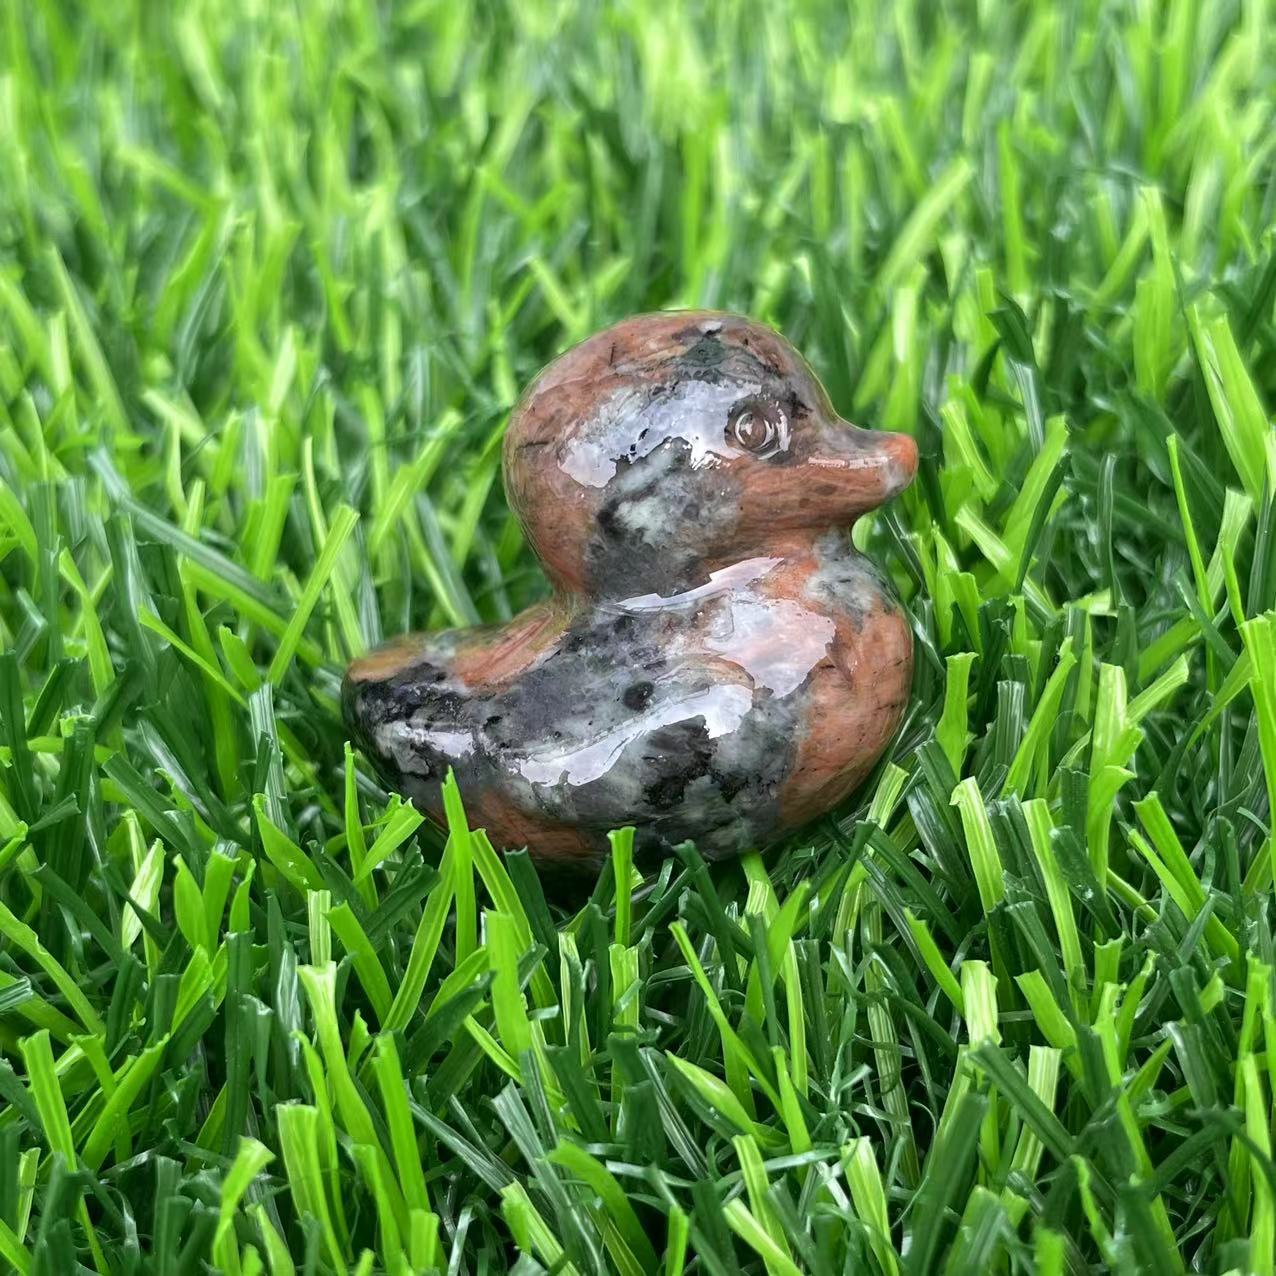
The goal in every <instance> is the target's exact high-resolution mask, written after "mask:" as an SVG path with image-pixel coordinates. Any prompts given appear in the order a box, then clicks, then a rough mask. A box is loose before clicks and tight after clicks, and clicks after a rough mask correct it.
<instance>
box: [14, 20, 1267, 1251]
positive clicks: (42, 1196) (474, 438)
mask: <svg viewBox="0 0 1276 1276" xmlns="http://www.w3.org/2000/svg"><path fill="white" fill-rule="evenodd" d="M852 8H853V9H854V10H855V12H854V13H853V14H852V13H851V12H848V10H850V9H852ZM2 30H3V35H2V36H0V50H2V52H0V246H2V247H0V636H2V637H3V646H4V649H5V650H4V654H3V656H0V749H2V752H0V764H2V765H0V1266H3V1265H4V1264H6V1263H7V1264H8V1266H9V1267H10V1268H11V1269H13V1270H16V1271H18V1272H21V1273H51V1274H56V1276H64V1274H65V1273H70V1272H75V1271H77V1270H88V1271H97V1272H100V1273H103V1274H105V1273H120V1274H123V1273H132V1272H142V1271H146V1272H151V1271H154V1272H159V1273H165V1274H166V1276H175V1274H177V1273H185V1272H191V1273H195V1272H203V1271H208V1270H215V1271H222V1272H227V1273H231V1274H232V1276H240V1274H242V1276H250V1274H252V1273H258V1272H263V1271H268V1272H270V1273H271V1274H272V1276H283V1274H284V1273H291V1272H307V1273H320V1272H323V1273H330V1272H339V1273H346V1272H357V1273H361V1274H366V1273H372V1272H386V1273H394V1274H395V1276H398V1274H400V1273H407V1272H423V1271H429V1270H431V1269H443V1270H446V1271H448V1272H449V1273H475V1274H477V1273H499V1272H505V1271H518V1272H521V1273H533V1272H537V1271H541V1270H556V1271H561V1272H576V1273H581V1274H588V1273H593V1272H604V1271H614V1272H619V1273H623V1274H624V1276H631V1274H636V1273H654V1272H662V1273H668V1274H670V1276H674V1274H675V1273H680V1272H687V1273H693V1272H694V1273H706V1274H707V1276H728V1274H729V1273H735V1272H740V1271H743V1272H756V1273H763V1272H765V1273H767V1274H768V1276H791V1274H792V1273H794V1272H809V1273H818V1274H820V1276H826V1274H832V1273H842V1272H857V1273H858V1272H870V1273H880V1274H882V1276H896V1273H901V1272H906V1273H929V1272H939V1271H951V1272H965V1271H971V1272H974V1271H978V1272H985V1271H995V1272H1016V1271H1029V1270H1038V1271H1041V1272H1043V1273H1060V1272H1064V1271H1068V1272H1082V1271H1087V1270H1111V1271H1120V1272H1126V1271H1134V1270H1139V1269H1155V1270H1157V1271H1158V1272H1160V1273H1167V1272H1172V1271H1178V1270H1183V1269H1185V1268H1190V1269H1191V1270H1193V1271H1201V1272H1218V1273H1221V1272H1225V1271H1253V1272H1259V1273H1262V1272H1270V1271H1272V1269H1273V1261H1274V1256H1273V1247H1274V1230H1276V1216H1274V1206H1273V1191H1274V1189H1276V1166H1274V1165H1273V1161H1272V1154H1271V1149H1272V1133H1273V1130H1272V1115H1273V1109H1272V1092H1273V1086H1274V1085H1276V1051H1274V1049H1273V1047H1276V999H1274V998H1273V984H1272V973H1273V964H1274V963H1276V952H1274V951H1273V948H1274V945H1273V933H1272V892H1273V884H1272V857H1273V855H1276V844H1274V842H1273V837H1272V808H1273V805H1274V803H1273V797H1274V796H1276V619H1274V618H1273V615H1272V608H1273V607H1274V606H1276V529H1274V528H1273V507H1272V500H1271V495H1270V494H1271V491H1272V487H1273V481H1274V479H1276V443H1274V442H1273V428H1272V422H1271V418H1270V417H1269V415H1268V410H1269V405H1271V404H1272V403H1274V402H1276V326H1274V315H1273V303H1274V297H1276V237H1274V236H1273V232H1272V230H1271V229H1270V226H1271V223H1272V220H1273V210H1274V209H1276V184H1274V183H1273V180H1272V177H1273V167H1272V165H1273V142H1274V139H1276V119H1274V115H1276V109H1274V106H1273V103H1274V101H1276V97H1274V92H1273V91H1274V89H1276V79H1274V74H1273V66H1274V65H1276V60H1274V59H1276V31H1274V30H1273V21H1272V16H1271V6H1270V5H1269V4H1267V3H1264V2H1262V0H1243V2H1242V3H1231V2H1229V0H1221V2H1219V3H1214V2H1212V0H1211V2H1209V3H1206V2H1203V0H1200V2H1198V0H1169V2H1168V3H1167V4H1165V5H1157V4H1135V3H1130V4H1102V3H1096V2H1094V0H1085V2H1082V3H1077V4H1071V3H1061V2H1056V3H1037V4H1019V5H992V4H984V3H956V2H955V0H954V2H950V3H943V4H938V5H930V4H922V3H912V2H907V0H901V2H900V3H898V4H893V5H880V6H874V5H864V6H846V5H844V4H840V3H824V2H823V0H811V2H810V3H804V4H800V5H767V6H753V5H746V4H742V3H734V2H732V0H705V2H704V3H693V2H692V0H671V2H670V3H667V4H662V5H659V6H655V5H651V6H649V5H646V4H644V3H639V2H638V0H633V2H632V3H624V4H616V5H608V6H595V5H576V4H571V3H565V4H557V5H554V4H543V3H508V4H505V3H495V2H493V3H487V4H482V5H478V6H474V7H472V8H471V7H470V6H466V5H460V4H456V3H453V2H452V0H445V2H436V0H423V2H420V3H413V4H407V5H401V6H373V5H370V4H362V5H361V4H358V3H355V2H354V0H330V2H329V3H325V4H322V5H315V6H292V5H269V4H264V3H260V2H254V0H221V2H220V3H216V4H214V3H195V4H191V5H182V6H160V5H137V6H128V5H117V4H108V3H105V2H103V0H95V2H93V3H87V4H84V5H75V6H70V5H58V4H55V3H53V2H52V0H32V3H30V4H26V5H18V4H10V5H7V6H5V8H4V17H3V27H2ZM693 304H694V305H712V306H720V307H725V308H731V309H736V310H740V311H744V312H747V313H750V314H753V315H756V316H758V317H761V318H764V319H766V320H768V321H770V322H773V323H775V324H776V325H777V326H779V327H781V328H782V329H783V330H784V331H785V332H786V333H787V334H788V335H789V336H790V337H791V338H792V339H793V340H794V341H795V343H796V344H797V345H798V346H799V347H800V348H801V349H803V350H804V352H806V353H807V355H808V356H809V357H810V359H811V360H812V361H813V363H814V364H815V366H816V367H817V369H818V370H819V371H820V373H821V375H822V376H823V377H824V378H825V380H826V382H827V384H828V386H829V388H830V390H831V392H832V395H833V397H834V400H835V403H836V404H837V406H838V407H839V408H840V409H841V410H842V411H843V412H844V413H845V414H848V415H850V416H851V417H852V418H853V419H855V420H857V421H859V422H861V423H864V424H876V425H880V426H885V427H890V428H894V429H905V430H909V431H911V432H913V433H914V434H915V435H916V437H917V438H918V440H919V443H920V445H921V451H922V456H923V461H922V467H921V472H920V475H919V478H918V481H917V482H916V484H915V486H914V487H913V489H912V490H911V491H910V492H909V493H908V494H907V495H905V496H904V497H903V498H902V499H901V500H899V501H898V502H896V504H895V505H894V506H893V508H891V509H889V510H887V511H885V512H883V513H881V514H879V515H878V516H875V517H873V518H872V519H866V520H864V522H863V523H862V524H861V526H860V528H859V529H858V531H857V538H859V539H861V540H862V541H863V542H864V544H866V545H867V546H868V547H869V548H870V550H871V552H872V553H873V554H874V555H875V557H876V558H877V559H878V561H879V562H881V563H882V564H883V565H884V566H886V567H887V569H888V570H889V572H890V574H891V575H892V577H893V578H894V580H895V582H896V584H897V586H898V588H899V590H900V592H901V594H902V596H903V597H904V599H905V600H906V602H907V604H908V606H909V608H910V610H911V613H912V616H913V618H914V629H915V634H916V649H917V672H916V681H915V687H914V696H913V703H912V707H911V709H910V712H909V714H908V717H907V720H906V722H905V725H904V727H903V729H902V731H901V733H900V736H899V738H898V740H897V742H896V744H895V746H894V749H893V752H892V755H891V758H890V760H889V762H887V763H884V764H883V766H882V767H881V768H880V769H879V771H878V772H877V774H876V775H875V776H874V778H873V780H872V782H871V783H870V784H869V785H868V786H867V787H866V788H865V789H864V790H863V791H862V792H861V793H860V794H859V795H857V797H856V798H855V799H854V800H853V801H852V802H851V803H850V804H849V806H848V808H847V809H846V810H845V811H843V812H841V813H840V816H839V818H838V819H836V820H828V821H825V822H824V823H823V824H821V825H820V826H819V827H816V828H812V829H810V830H807V831H806V832H804V833H803V835H801V836H799V837H797V838H795V839H793V841H792V842H791V844H790V845H788V846H787V847H785V848H781V849H779V850H776V851H774V852H773V853H770V854H768V855H766V856H765V857H762V858H759V857H757V856H750V857H748V858H747V859H746V860H744V861H743V862H742V863H739V864H733V865H727V866H723V867H715V868H714V869H713V870H712V871H710V870H708V869H706V867H705V866H704V865H703V863H701V862H700V861H699V859H698V857H697V856H696V855H695V854H694V853H693V852H690V851H689V852H688V853H687V854H686V855H685V856H682V857H680V858H678V859H676V860H674V861H671V862H669V863H668V864H667V865H666V866H665V868H664V871H662V872H661V874H660V875H659V877H658V878H657V879H656V881H655V882H654V884H648V885H645V886H643V887H641V888H639V886H638V884H637V883H636V882H635V880H634V879H633V878H632V876H631V875H630V873H629V871H628V864H629V848H628V845H627V843H626V841H625V840H624V838H623V837H621V838H620V839H618V845H617V854H616V859H615V864H616V870H615V872H614V873H613V872H608V873H605V874H604V875H603V877H602V878H601V879H600V880H599V881H598V883H597V886H596V889H593V890H592V892H591V890H590V889H589V888H588V887H585V888H583V889H581V890H579V891H578V897H577V898H572V896H571V892H570V891H569V890H568V891H565V890H564V888H563V887H562V886H561V885H550V886H549V887H548V888H543V887H542V884H541V882H540V880H539V878H538V876H537V874H536V872H535V871H534V869H533V868H532V866H531V865H530V864H529V862H528V860H527V859H526V858H525V856H523V855H521V854H514V855H510V856H508V857H505V858H502V856H500V855H499V854H497V853H495V852H494V851H493V849H492V848H491V847H490V845H489V843H488V842H487V841H486V839H485V838H484V837H483V836H482V835H481V834H480V833H477V832H475V833H471V832H470V831H469V830H468V828H467V827H466V825H465V822H464V816H463V813H462V810H461V807H460V805H459V804H458V803H455V802H454V809H453V822H452V829H451V837H450V842H449V849H448V850H447V852H446V853H444V852H443V843H444V836H443V835H442V834H441V833H440V832H439V831H437V830H434V829H433V828H431V827H429V826H427V825H425V824H422V823H421V822H420V821H419V818H418V817H417V816H416V815H415V813H414V812H413V811H412V810H411V809H410V808H408V807H405V806H404V805H403V804H402V803H400V802H399V800H398V799H397V798H395V797H394V796H392V795H387V794H386V793H384V792H382V791H381V790H380V789H379V788H378V786H377V784H376V782H375V780H374V779H373V778H372V776H371V774H370V772H369V771H368V770H367V768H366V766H365V765H364V763H363V762H362V761H361V760H360V759H359V758H358V757H357V756H352V755H351V754H350V753H349V752H348V751H347V750H346V749H345V748H344V739H345V737H344V733H343V730H342V727H341V724H340V721H339V716H338V708H337V690H338V678H339V675H340V669H341V666H342V665H343V663H344V662H345V661H346V660H347V658H349V657H350V656H352V655H354V654H357V653H359V652H360V651H361V650H363V649H364V648H365V647H366V646H367V645H369V644H371V643H373V642H375V641H377V640H378V639H380V638H381V637H382V636H383V635H387V636H388V635H390V634H393V633H395V632H398V631H400V630H402V629H404V628H406V627H409V626H439V625H444V624H468V623H472V622H474V621H476V620H480V619H482V620H500V619H502V618H504V617H507V616H509V615H510V614H511V612H512V611H513V610H516V609H517V608H518V607H520V606H522V605H523V604H524V603H526V602H527V601H529V600H531V599H532V598H534V597H535V596H537V595H538V594H539V593H540V592H541V591H542V590H543V588H544V584H543V580H542V578H541V576H540V574H539V572H538V571H537V569H536V566H535V564H534V562H533V560H532V559H531V558H530V556H529V554H528V552H527V551H526V549H525V547H524V546H523V544H522V543H521V540H520V537H519V533H518V531H517V528H516V527H515V525H514V524H513V523H512V522H511V520H510V518H509V516H508V514H507V511H506V507H505V505H504V502H503V499H502V494H501V489H500V479H499V471H498V447H497V445H498V441H499V438H500V433H501V429H502V425H503V422H504V419H505V416H506V414H507V412H508V409H509V406H510V404H511V402H512V401H513V398H514V396H515V395H516V393H517V389H518V387H519V386H520V385H521V384H522V383H523V382H524V381H525V380H526V379H527V378H528V377H529V376H530V375H531V374H532V373H533V371H534V370H535V369H536V368H537V367H539V366H540V365H541V363H542V362H544V360H545V359H547V358H548V357H549V356H550V355H552V354H553V353H554V352H556V351H557V350H559V349H561V348H562V347H564V346H565V345H566V344H568V343H570V342H571V341H573V340H576V339H578V338H580V337H582V336H584V335H586V334H587V333H588V332H590V331H592V330H594V329H596V328H598V327H601V326H603V325H604V324H606V323H608V322H610V321H612V320H615V319H617V318H620V317H622V316H624V315H626V314H629V313H632V312H634V311H638V310H643V309H651V308H660V307H667V306H676V305H693ZM460 796H461V797H462V798H463V795H460Z"/></svg>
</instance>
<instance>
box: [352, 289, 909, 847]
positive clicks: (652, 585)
mask: <svg viewBox="0 0 1276 1276" xmlns="http://www.w3.org/2000/svg"><path fill="white" fill-rule="evenodd" d="M504 462H505V485H506V491H507V494H508V496H509V500H510V503H511V505H512V507H513V508H514V510H515V511H516V513H517V514H518V516H519V518H520V520H521V522H522V525H523V527H524V530H525V531H526V533H527V537H528V540H529V542H530V543H531V545H532V546H533V548H534V549H535V551H536V553H537V555H538V556H539V558H540V560H541V562H542V564H543V565H544V567H545V570H546V573H547V574H548V576H549V579H550V581H551V583H552V585H553V587H554V592H553V595H552V597H551V598H550V599H549V600H547V601H546V602H544V603H541V604H539V605H537V606H535V607H532V608H530V609H529V610H527V611H525V612H524V613H522V615H520V616H518V617H516V618H515V619H514V620H513V621H511V622H510V623H509V624H507V625H502V626H493V627H484V628H479V629H468V630H451V631H445V632H441V633H432V634H413V635H408V636H405V637H403V638H400V639H397V640H395V641H394V642H391V643H389V644H387V645H385V646H383V647H381V648H378V649H377V650H376V651H373V652H372V653H370V654H369V655H367V656H365V657H364V658H363V659H361V660H356V661H355V662H354V663H353V664H352V665H351V666H350V669H349V671H348V673H347V676H346V682H345V687H344V705H345V713H346V719H347V722H348V724H349V725H350V728H351V730H352V731H353V732H354V734H355V735H356V737H357V738H358V740H359V742H360V743H361V744H362V746H363V748H364V749H365V751H366V752H367V753H368V755H369V756H370V757H371V758H372V760H373V761H374V763H375V764H376V765H377V767H378V769H379V770H380V772H381V773H382V774H383V775H384V776H385V778H386V780H387V782H388V783H389V784H391V785H392V786H393V787H395V788H396V789H398V790H399V791H401V792H403V793H404V794H406V795H408V796H409V797H411V798H412V800H413V801H414V802H416V803H417V804H418V805H419V806H421V807H422V808H424V809H425V810H428V811H430V812H431V813H433V814H434V815H436V816H439V817H441V815H442V801H441V797H440V783H441V781H442V780H443V778H444V776H445V775H446V773H447V768H448V767H449V766H451V767H453V768H455V771H456V776H457V780H458V782H459V784H460V786H461V792H462V795H463V797H464V798H465V802H466V809H467V811H468V813H469V816H470V820H471V823H472V824H474V825H475V826H476V827H480V826H482V827H486V828H487V830H488V833H489V835H490V836H491V837H492V840H493V841H494V842H495V843H497V844H498V845H500V846H504V847H518V846H524V845H526V846H528V847H530V849H531V851H532V853H533V854H534V855H536V856H537V857H538V858H541V859H543V860H579V861H584V862H590V861H593V860H595V859H596V858H597V857H599V856H601V855H602V854H604V853H605V851H606V847H607V841H606V834H607V831H608V830H610V829H613V828H617V827H620V826H622V825H627V824H632V825H634V826H635V827H636V828H637V836H638V840H639V843H640V844H641V845H643V846H645V847H647V848H649V849H654V850H656V851H661V850H667V849H668V848H669V847H671V846H673V845H675V844H677V843H678V842H681V841H684V840H687V839H691V840H694V841H695V842H696V843H697V845H698V846H699V848H700V850H701V852H702V853H703V854H705V855H706V856H709V857H722V856H729V855H735V854H739V853H741V852H743V851H745V850H748V849H751V848H754V847H763V846H765V845H766V844H767V843H768V842H770V841H773V840H774V839H775V838H776V837H778V836H779V835H781V834H782V833H784V832H785V831H787V830H789V829H792V828H794V827H796V826H798V825H800V824H802V823H803V822H804V821H807V820H809V819H811V818H812V817H813V816H815V815H817V814H819V813H820V812H822V811H825V810H828V809H829V808H830V807H832V806H834V805H835V804H836V803H837V802H839V801H840V800H841V799H842V798H844V797H845V796H846V795H847V794H848V793H850V792H851V790H852V789H853V788H854V787H855V785H856V784H858V783H859V781H860V780H861V779H863V777H864V776H865V774H866V773H867V772H868V771H869V770H870V768H871V767H872V765H873V763H874V762H875V761H876V760H877V758H878V757H879V756H880V755H881V753H882V750H883V749H884V748H885V747H886V745H887V743H888V742H889V740H890V737H891V735H892V734H893V733H894V731H895V728H896V726H897V725H898V722H899V718H900V715H901V713H902V712H903V709H904V705H905V702H906V700H907V696H908V689H909V683H910V680H911V673H912V641H911V636H910V633H909V629H908V624H907V622H906V620H905V617H904V615H903V613H902V611H901V609H900V607H899V605H898V603H897V602H896V601H895V599H894V597H893V596H892V593H891V590H890V587H889V586H888V584H887V583H886V581H885V580H884V579H883V577H882V576H881V575H880V574H879V573H878V572H877V570H876V569H875V568H874V566H873V564H872V563H871V562H870V561H869V560H868V559H866V558H864V557H863V556H862V555H860V554H859V553H857V552H856V551H855V550H854V549H853V547H852V546H851V542H850V538H849V536H848V535H847V532H846V529H847V528H848V527H849V526H850V524H851V523H852V522H853V521H854V519H855V518H856V516H857V515H859V514H862V513H864V512H865V511H866V510H870V509H872V508H874V507H875V506H877V505H880V504H881V503H882V502H883V501H886V500H888V499H889V498H890V497H892V496H893V495H895V493H897V492H899V491H900V490H902V489H903V488H904V487H905V486H907V484H908V483H909V481H910V480H911V479H912V476H913V473H914V471H915V469H916V465H917V451H916V447H915V445H914V443H913V441H912V439H911V438H909V437H908V436H906V435H899V434H886V433H880V432H877V431H873V430H862V429H859V428H857V427H855V426H853V425H850V424H848V423H847V422H845V421H843V420H841V419H840V418H839V417H838V416H837V414H836V413H835V412H834V411H833V409H832V406H831V405H830V403H829V400H828V396H827V395H826V394H825V392H824V390H823V388H822V387H821V385H820V383H819V382H818V380H817V379H816V377H815V375H814V373H813V372H812V371H811V369H810V368H809V367H808V366H807V365H806V363H805V362H804V361H803V360H802V358H801V356H800V355H798V353H797V352H796V351H795V350H794V349H793V348H792V347H791V346H790V345H789V344H788V342H786V341H785V340H784V339H783V338H782V337H780V336H779V335H778V334H777V333H775V332H773V331H772V330H771V329H769V328H766V327H764V326H763V325H761V324H758V323H754V322H752V321H750V320H747V319H743V318H739V317H737V316H733V315H727V314H719V313H713V312H705V311H696V312H690V311H682V312H668V313H662V314H654V315H640V316H637V317H635V318H633V319H628V320H626V321H625V322H623V323H621V324H618V325H616V326H615V327H613V328H610V329H608V330H607V331H605V332H601V333H599V334H597V335H596V336H594V337H591V338H590V339H589V340H587V341H585V342H583V343H582V344H581V345H579V346H576V347H575V348H574V349H572V350H569V351H568V352H567V353H566V354H564V355H562V356H561V357H560V358H558V359H556V360H555V361H554V362H553V363H551V364H550V365H549V367H548V368H546V369H545V370H544V371H543V372H542V373H541V374H540V375H539V376H538V377H537V378H536V379H535V381H533V382H532V384H531V385H530V386H529V387H528V389H527V391H526V393H525V394H524V395H523V397H522V399H521V400H520V402H519V404H518V406H517V408H516V409H515V411H514V414H513V416H512V418H511V420H510V425H509V430H508V432H507V434H506V439H505V455H504Z"/></svg>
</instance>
